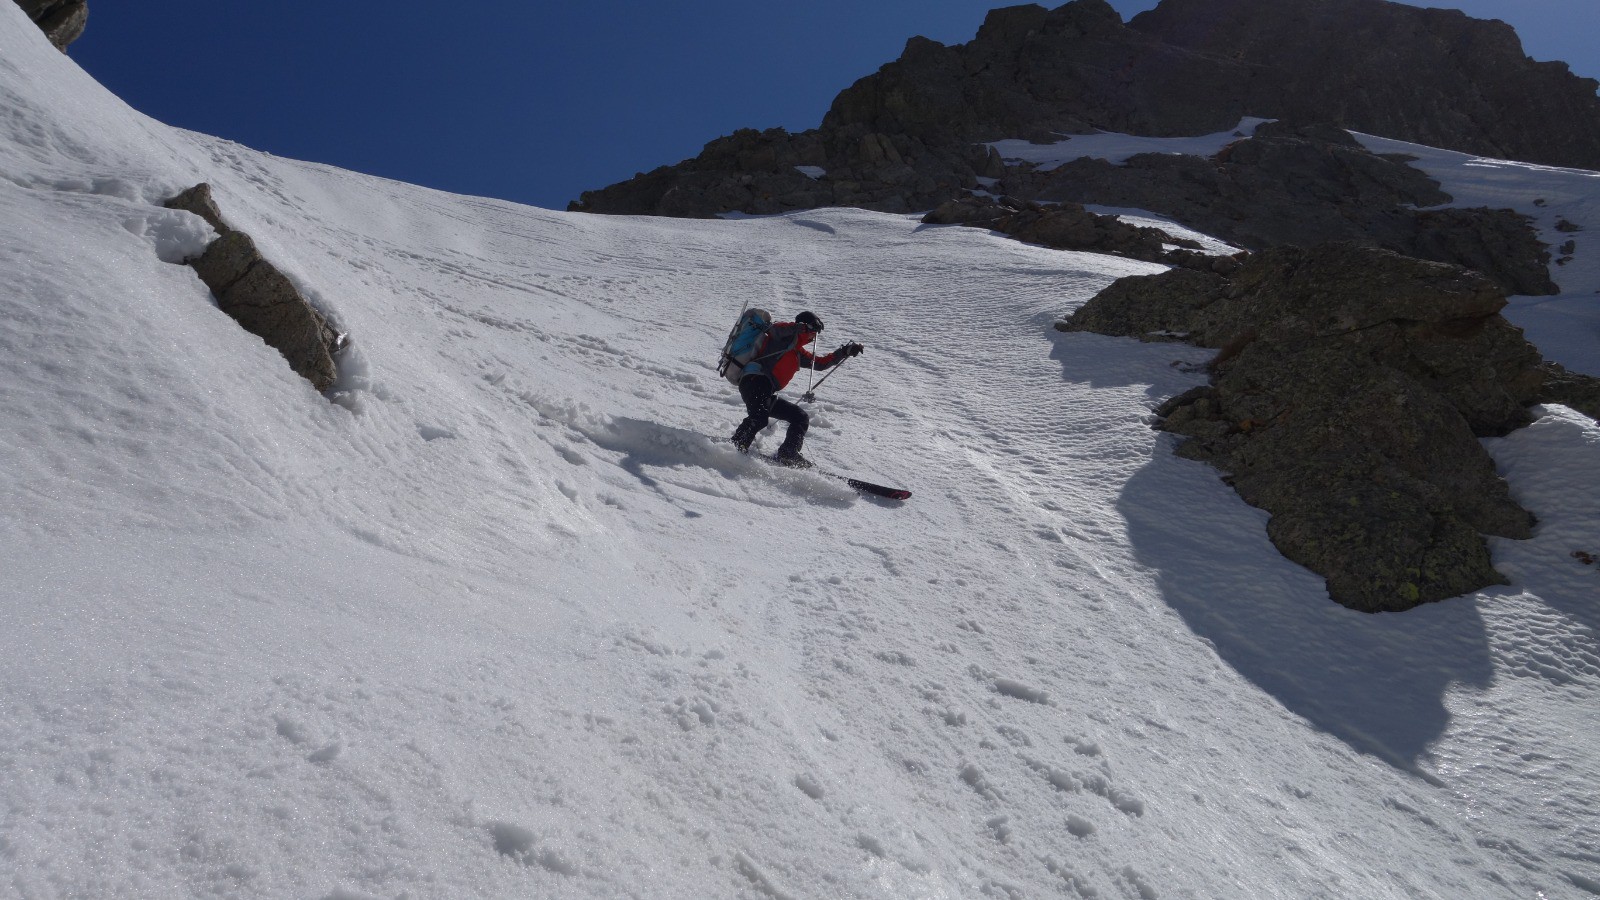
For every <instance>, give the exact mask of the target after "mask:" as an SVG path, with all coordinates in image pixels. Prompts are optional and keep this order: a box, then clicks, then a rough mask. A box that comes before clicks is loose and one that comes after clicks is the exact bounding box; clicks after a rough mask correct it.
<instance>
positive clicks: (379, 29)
mask: <svg viewBox="0 0 1600 900" xmlns="http://www.w3.org/2000/svg"><path fill="white" fill-rule="evenodd" d="M1010 2H1011V0H810V2H808V3H770V2H764V0H738V2H735V0H679V2H673V3H668V2H648V3H647V2H628V0H589V2H582V0H568V2H560V3H557V2H550V0H483V2H479V3H476V4H441V3H437V2H429V3H423V2H420V0H384V2H377V0H335V2H331V3H330V2H316V3H313V2H308V0H274V2H267V3H255V2H218V0H162V2H159V3H129V2H126V0H94V2H91V3H90V5H89V7H90V17H89V28H88V31H87V32H85V34H84V36H83V37H82V38H81V39H80V40H79V41H78V42H77V43H75V44H73V45H72V48H71V55H72V57H73V58H74V59H76V60H77V61H78V63H79V64H80V65H82V66H83V67H84V68H85V69H87V70H88V71H89V72H90V74H92V75H94V76H95V77H96V78H97V79H99V81H100V82H101V83H102V84H104V85H106V86H107V87H108V88H110V89H111V90H112V91H114V92H115V93H117V94H118V95H119V96H121V97H122V98H123V99H124V100H126V101H127V102H128V103H129V104H131V105H132V106H133V107H134V108H136V109H138V110H140V111H142V112H145V113H147V114H149V115H151V116H154V117H155V118H157V119H160V120H161V121H163V122H166V123H168V124H171V125H177V126H181V127H184V128H189V129H192V130H195V131H201V132H205V133H207V134H213V135H217V136H219V137H224V138H228V139H230V140H234V141H238V142H239V143H242V144H245V145H247V146H250V147H254V148H256V149H259V150H266V151H268V152H271V153H275V154H277V155H279V156H288V157H294V158H298V159H308V160H315V161H318V162H325V163H329V164H332V165H336V166H340V167H342V168H347V169H354V170H356V171H360V172H368V173H371V174H374V175H382V176H385V177H389V178H395V179H399V180H402V181H409V182H413V183H416V184H424V185H427V186H429V187H435V188H440V189H442V190H447V191H454V192H458V193H467V194H480V195H484V196H490V197H501V198H504V199H507V200H514V201H517V202H521V203H532V204H535V205H538V206H545V207H550V208H554V209H561V208H564V207H565V206H566V203H567V201H568V200H572V199H575V198H576V197H577V196H578V194H579V193H580V192H582V191H584V190H587V189H590V188H598V187H604V186H606V185H608V184H611V183H613V182H616V181H621V180H623V179H625V178H628V177H630V176H632V175H633V174H634V173H635V172H639V171H647V170H649V169H653V168H655V167H656V166H658V165H663V164H667V163H674V162H677V161H679V160H681V159H684V158H686V157H690V156H693V155H695V154H696V153H698V152H699V151H700V148H701V147H702V146H704V144H705V143H706V142H707V141H709V140H711V139H712V138H715V137H717V136H719V135H723V134H727V133H728V132H731V131H733V130H734V129H736V128H741V127H754V128H770V127H773V126H779V125H781V126H783V127H786V128H788V129H790V130H793V131H800V130H804V129H807V128H813V127H815V126H816V125H818V124H819V123H820V122H821V120H822V115H823V113H824V112H826V111H827V108H828V105H829V104H830V103H831V102H832V100H833V97H834V95H835V94H837V93H838V92H839V91H840V90H842V89H843V88H845V87H847V86H849V85H850V84H851V83H852V82H854V81H855V80H856V79H858V78H860V77H862V76H864V75H867V74H870V73H871V72H873V71H875V70H876V69H877V68H878V67H879V66H881V65H883V64H884V63H886V62H889V61H890V60H893V59H894V58H896V57H898V56H899V55H900V51H901V49H902V48H903V47H904V45H905V41H906V38H908V37H910V36H911V35H913V34H920V35H924V36H926V37H930V38H933V39H934V40H938V41H942V42H944V43H947V44H954V43H965V42H966V41H968V40H970V39H971V38H972V36H973V35H974V34H975V33H976V32H977V29H978V25H979V24H980V23H981V22H982V21H983V16H984V13H985V12H986V11H987V10H989V9H990V8H992V7H995V6H1005V5H1010ZM1111 3H1112V5H1113V6H1115V7H1116V8H1117V10H1118V11H1119V12H1121V13H1122V15H1123V17H1124V18H1128V17H1131V16H1132V15H1134V14H1135V13H1138V12H1141V11H1143V10H1145V9H1149V8H1151V7H1153V6H1155V3H1156V0H1111ZM1049 5H1052V6H1053V5H1058V4H1057V3H1055V2H1051V3H1050V4H1049ZM1413 5H1417V6H1441V7H1452V8H1457V9H1462V10H1464V11H1465V12H1467V14H1468V15H1472V16H1476V17H1479V18H1497V19H1503V20H1505V21H1507V22H1509V23H1511V24H1512V25H1513V26H1515V27H1516V28H1517V31H1518V33H1519V34H1521V35H1522V39H1523V45H1524V49H1525V50H1526V51H1527V53H1528V54H1529V55H1530V56H1532V57H1533V58H1535V59H1540V60H1548V59H1560V60H1563V61H1565V62H1567V63H1570V64H1571V65H1572V68H1573V70H1574V71H1576V72H1577V73H1578V74H1580V75H1587V76H1589V77H1600V46H1597V45H1600V40H1596V38H1597V37H1600V2H1596V0H1460V2H1443V0H1417V2H1415V3H1414V4H1413ZM446 10H449V11H451V12H459V13H460V15H442V14H441V13H442V12H443V11H446Z"/></svg>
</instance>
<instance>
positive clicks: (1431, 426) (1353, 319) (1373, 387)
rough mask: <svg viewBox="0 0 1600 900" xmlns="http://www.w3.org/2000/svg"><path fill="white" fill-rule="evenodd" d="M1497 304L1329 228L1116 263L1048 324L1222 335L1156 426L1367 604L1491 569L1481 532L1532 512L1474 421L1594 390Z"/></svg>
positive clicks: (1207, 339) (1394, 602)
mask: <svg viewBox="0 0 1600 900" xmlns="http://www.w3.org/2000/svg"><path fill="white" fill-rule="evenodd" d="M1504 305H1505V296H1504V293H1503V291H1501V290H1500V289H1499V288H1498V287H1496V286H1495V285H1494V284H1493V283H1492V282H1490V281H1489V280H1488V279H1486V278H1484V277H1482V276H1481V275H1478V274H1476V273H1473V272H1470V271H1467V270H1465V269H1463V268H1460V267H1457V266H1449V265H1444V264H1440V263H1434V262H1428V261H1423V260H1417V259H1412V258H1408V257H1404V256H1400V255H1399V254H1395V253H1391V252H1388V251H1383V250H1378V249H1374V248H1370V247H1363V246H1360V245H1356V244H1351V243H1334V244H1324V245H1319V246H1317V247H1315V248H1311V249H1301V248H1295V247H1289V248H1281V249H1276V250H1271V251H1268V252H1265V253H1261V254H1257V255H1254V256H1252V257H1251V258H1249V259H1248V260H1246V261H1245V263H1244V265H1243V266H1242V268H1240V270H1239V271H1238V272H1237V273H1236V274H1234V275H1233V276H1232V277H1223V276H1220V275H1215V274H1210V273H1203V272H1195V271H1183V270H1173V271H1171V272H1167V273H1163V274H1160V275H1152V276H1142V277H1136V278H1124V279H1121V280H1119V281H1118V282H1116V283H1115V284H1113V285H1112V286H1111V287H1109V288H1107V289H1106V290H1105V291H1103V292H1101V293H1100V294H1099V295H1098V296H1096V297H1095V298H1094V299H1093V300H1092V301H1090V302H1089V303H1088V304H1086V305H1085V306H1084V307H1083V308H1082V309H1080V310H1079V311H1078V312H1076V313H1074V314H1073V316H1072V317H1071V318H1070V319H1068V320H1067V321H1066V322H1064V323H1062V324H1061V325H1060V326H1058V327H1060V328H1062V329H1063V330H1084V331H1096V332H1100V333H1106V334H1119V335H1126V336H1132V337H1139V338H1142V339H1146V340H1150V339H1155V340H1174V339H1182V340H1187V341H1189V342H1192V343H1195V344H1198V345H1200V346H1203V347H1214V348H1218V349H1219V351H1220V352H1219V353H1218V355H1217V357H1216V359H1215V360H1214V361H1213V362H1212V364H1211V366H1210V371H1211V375H1212V378H1211V383H1210V384H1209V385H1206V386H1204V387H1200V388H1196V389H1195V390H1192V391H1190V392H1188V393H1186V394H1184V395H1181V396H1179V397H1176V398H1173V399H1172V400H1170V401H1168V402H1167V403H1166V404H1164V405H1163V406H1162V407H1161V408H1160V409H1158V410H1157V412H1158V414H1159V415H1160V416H1161V417H1162V421H1161V424H1160V427H1161V428H1163V429H1165V430H1167V431H1171V432H1174V433H1176V434H1180V435H1184V436H1186V437H1187V438H1189V439H1188V440H1187V441H1185V442H1184V443H1183V444H1181V445H1180V446H1179V448H1178V452H1179V453H1180V455H1183V456H1186V457H1189V458H1193V459H1199V460H1204V461H1206V462H1209V463H1211V464H1213V465H1215V466H1216V467H1218V468H1220V469H1222V470H1223V471H1225V472H1227V473H1228V480H1229V482H1230V483H1231V484H1232V485H1233V486H1234V487H1235V489H1237V490H1238V491H1239V494H1240V496H1241V497H1243V498H1244V500H1245V501H1246V502H1248V503H1250V504H1252V505H1254V506H1258V507H1260V508H1262V509H1265V510H1267V511H1268V512H1269V513H1271V514H1272V519H1271V520H1270V521H1269V523H1268V526H1267V531H1268V534H1269V536H1270V537H1271V539H1272V541H1273V543H1274V544H1275V545H1276V546H1277V547H1278V548H1279V550H1280V551H1282V552H1283V554H1284V555H1285V556H1287V557H1288V558H1290V559H1292V560H1294V561H1295V562H1298V563H1300V564H1301V565H1304V566H1306V567H1307V568H1309V569H1311V570H1312V571H1315V572H1317V573H1318V574H1320V575H1322V576H1323V577H1324V578H1326V579H1327V584H1328V592H1329V594H1330V595H1331V596H1332V597H1333V599H1335V600H1337V601H1338V602H1340V603H1342V604H1344V605H1346V606H1349V607H1352V608H1354V609H1359V610H1364V611H1373V612H1375V611H1383V610H1400V609H1407V608H1410V607H1412V606H1415V605H1417V604H1419V603H1425V602H1429V601H1434V600H1441V599H1444V598H1447V597H1454V596H1457V595H1460V594H1463V593H1467V592H1470V591H1473V590H1476V589H1479V588H1482V587H1484V586H1486V585H1490V584H1497V583H1503V581H1504V579H1503V578H1502V577H1501V576H1500V575H1499V573H1497V572H1495V570H1494V568H1493V566H1492V565H1491V563H1490V559H1489V552H1488V548H1487V545H1486V542H1485V540H1484V538H1483V535H1486V534H1489V535H1497V536H1501V537H1508V538H1526V537H1528V536H1529V534H1530V529H1531V527H1532V525H1533V517H1532V515H1531V514H1529V513H1528V511H1526V510H1524V509H1522V508H1521V507H1520V506H1518V505H1517V503H1516V502H1515V501H1514V500H1513V499H1512V498H1511V496H1510V494H1509V492H1508V491H1507V488H1506V485H1505V483H1504V481H1503V480H1501V479H1500V478H1499V476H1498V475H1497V474H1496V472H1495V467H1494V463H1493V460H1491V459H1490V458H1489V455H1488V453H1487V452H1486V451H1485V450H1484V448H1483V446H1482V444H1481V443H1480V442H1479V440H1478V439H1479V438H1481V437H1485V436H1490V435H1502V434H1505V433H1507V432H1508V431H1510V430H1512V429H1514V428H1517V427H1520V426H1522V425H1525V424H1527V423H1528V422H1529V421H1531V418H1532V417H1531V415H1530V414H1529V412H1528V409H1527V407H1528V406H1529V405H1530V404H1533V403H1537V402H1546V401H1552V400H1555V399H1557V397H1556V396H1555V394H1556V393H1563V392H1564V393H1565V394H1566V395H1568V396H1573V397H1577V396H1578V395H1580V394H1583V393H1584V392H1585V391H1593V390H1596V389H1597V388H1600V381H1596V380H1594V379H1587V378H1585V377H1584V376H1576V375H1572V374H1571V373H1560V372H1558V371H1557V369H1558V367H1552V366H1550V365H1548V364H1546V363H1544V362H1543V361H1542V360H1541V359H1540V357H1539V354H1538V351H1536V350H1535V349H1534V348H1533V346H1532V345H1530V344H1528V342H1527V341H1526V340H1524V339H1523V337H1522V333H1521V332H1520V331H1519V330H1518V329H1516V328H1514V327H1513V326H1511V325H1510V324H1509V323H1508V322H1506V321H1505V319H1504V318H1502V317H1501V316H1500V315H1499V311H1500V309H1501V308H1502V307H1503V306H1504ZM1558 375H1559V376H1562V377H1557V376H1558ZM1594 396H1596V397H1600V394H1595V395H1594Z"/></svg>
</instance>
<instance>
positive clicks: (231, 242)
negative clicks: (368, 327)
mask: <svg viewBox="0 0 1600 900" xmlns="http://www.w3.org/2000/svg"><path fill="white" fill-rule="evenodd" d="M166 206H168V207H170V208H172V209H182V210H187V211H189V212H192V213H194V214H195V215H197V216H200V217H201V218H203V219H205V220H206V221H207V222H209V223H211V226H212V227H213V228H215V229H216V230H217V233H218V234H219V235H220V237H218V238H217V239H216V240H214V241H212V242H211V243H210V244H209V245H207V246H206V249H205V252H204V253H202V254H201V255H200V256H198V257H196V258H194V259H191V260H188V263H189V265H190V266H192V267H193V268H194V270H195V273H196V274H197V275H198V276H199V277H200V280H201V281H202V282H204V283H205V285H206V287H208V288H210V289H211V293H212V294H213V295H215V296H216V298H217V306H218V307H219V308H221V309H222V311H223V312H225V313H227V314H228V315H229V316H231V317H233V319H234V321H236V322H238V323H239V325H240V326H242V327H243V328H244V329H245V330H246V331H248V332H250V333H251V334H254V335H256V336H257V337H259V338H261V339H262V340H263V341H265V342H266V343H267V345H268V346H270V347H272V348H274V349H276V350H277V351H278V352H279V353H282V354H283V356H284V358H285V359H286V360H288V361H289V366H290V367H291V368H292V369H294V371H295V372H296V373H298V374H299V375H300V376H301V377H303V378H305V379H306V380H307V381H309V382H311V384H312V386H313V387H315V388H316V389H317V390H319V391H323V390H327V389H328V388H329V387H331V386H332V385H333V383H334V380H335V379H336V378H337V377H338V372H337V369H336V367H335V364H334V355H335V354H336V353H337V352H338V351H339V350H340V349H341V348H342V347H343V346H344V343H345V339H344V336H343V335H341V334H339V333H338V332H337V331H336V330H335V329H334V328H333V327H332V326H331V325H329V324H328V321H327V319H326V318H325V317H324V316H323V315H322V314H321V313H320V312H318V311H317V310H316V308H315V307H313V306H312V305H311V302H310V301H309V300H307V299H306V297H305V294H304V293H302V292H301V291H300V289H299V288H298V287H296V286H295V284H294V282H293V281H291V280H290V279H289V277H288V276H287V275H285V274H283V272H282V271H280V270H279V269H278V267H277V266H274V265H273V264H272V263H271V262H269V261H268V260H267V259H266V258H265V257H263V256H262V255H261V252H260V251H259V250H257V249H256V245H255V241H253V240H251V239H250V236H249V235H248V234H245V233H244V232H242V231H239V230H237V229H234V228H231V227H229V226H228V224H227V223H226V222H225V221H224V220H223V218H222V213H221V211H220V210H219V209H218V208H217V204H216V201H215V200H214V199H213V198H212V196H211V186H210V185H209V184H198V185H195V186H194V187H192V188H190V189H188V190H186V191H184V192H183V193H181V194H179V195H178V196H176V197H173V198H172V199H170V200H168V201H167V202H166Z"/></svg>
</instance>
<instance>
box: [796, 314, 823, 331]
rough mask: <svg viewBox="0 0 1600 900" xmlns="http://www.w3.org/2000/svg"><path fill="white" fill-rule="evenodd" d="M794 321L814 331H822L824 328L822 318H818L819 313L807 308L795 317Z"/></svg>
mask: <svg viewBox="0 0 1600 900" xmlns="http://www.w3.org/2000/svg"><path fill="white" fill-rule="evenodd" d="M794 321H795V324H797V325H804V326H806V327H807V328H809V329H811V330H812V331H819V332H820V331H821V330H822V320H821V319H819V318H817V314H816V313H814V312H811V311H810V310H806V311H805V312H803V313H801V314H800V315H798V316H795V317H794Z"/></svg>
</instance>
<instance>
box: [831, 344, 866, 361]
mask: <svg viewBox="0 0 1600 900" xmlns="http://www.w3.org/2000/svg"><path fill="white" fill-rule="evenodd" d="M865 349H867V348H865V347H863V346H861V345H860V344H858V343H856V342H855V341H851V342H850V343H848V344H845V345H844V346H843V347H840V348H839V349H837V350H835V351H833V352H834V354H835V355H837V356H841V357H845V358H849V357H851V356H860V355H861V351H863V350H865Z"/></svg>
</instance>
